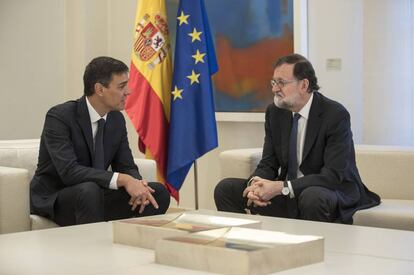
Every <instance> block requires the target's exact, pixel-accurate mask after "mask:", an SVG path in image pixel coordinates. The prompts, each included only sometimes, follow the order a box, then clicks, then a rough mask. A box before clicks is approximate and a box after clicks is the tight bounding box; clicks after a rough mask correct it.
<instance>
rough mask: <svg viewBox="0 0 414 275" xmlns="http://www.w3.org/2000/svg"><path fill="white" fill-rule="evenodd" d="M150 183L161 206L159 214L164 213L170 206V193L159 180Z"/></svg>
mask: <svg viewBox="0 0 414 275" xmlns="http://www.w3.org/2000/svg"><path fill="white" fill-rule="evenodd" d="M149 185H150V187H151V188H152V189H154V191H155V192H154V194H153V195H154V198H155V200H156V201H157V203H158V206H159V208H158V211H159V214H164V213H165V212H166V211H167V209H168V207H169V206H170V198H171V197H170V193H169V192H168V190H167V188H166V187H165V186H164V185H163V184H161V183H159V182H150V183H149Z"/></svg>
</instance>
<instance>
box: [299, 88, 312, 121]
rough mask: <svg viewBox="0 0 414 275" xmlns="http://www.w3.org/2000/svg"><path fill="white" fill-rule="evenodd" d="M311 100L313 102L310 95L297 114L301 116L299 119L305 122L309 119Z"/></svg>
mask: <svg viewBox="0 0 414 275" xmlns="http://www.w3.org/2000/svg"><path fill="white" fill-rule="evenodd" d="M312 100H313V93H311V96H310V98H309V100H308V102H306V104H305V106H303V107H302V109H301V110H300V111H299V112H298V113H299V114H300V115H301V117H304V118H305V119H306V120H308V118H309V112H310V108H311V105H312Z"/></svg>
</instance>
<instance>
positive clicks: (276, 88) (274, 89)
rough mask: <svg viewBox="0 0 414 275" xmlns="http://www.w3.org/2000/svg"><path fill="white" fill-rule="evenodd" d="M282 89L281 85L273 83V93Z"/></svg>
mask: <svg viewBox="0 0 414 275" xmlns="http://www.w3.org/2000/svg"><path fill="white" fill-rule="evenodd" d="M279 91H280V88H279V86H278V85H273V86H272V92H273V93H277V92H279Z"/></svg>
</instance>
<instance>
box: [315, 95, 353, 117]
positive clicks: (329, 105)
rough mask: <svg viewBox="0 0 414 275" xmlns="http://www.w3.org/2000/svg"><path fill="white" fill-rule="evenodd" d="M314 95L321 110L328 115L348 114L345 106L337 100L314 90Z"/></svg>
mask: <svg viewBox="0 0 414 275" xmlns="http://www.w3.org/2000/svg"><path fill="white" fill-rule="evenodd" d="M314 97H315V98H316V99H317V100H318V101H319V104H320V105H321V107H322V109H323V111H324V112H325V113H327V114H328V116H329V115H333V114H343V115H349V112H348V110H347V109H346V108H345V106H344V105H342V104H341V103H339V102H338V101H336V100H333V99H330V98H328V97H326V96H324V95H323V94H321V93H319V92H315V93H314Z"/></svg>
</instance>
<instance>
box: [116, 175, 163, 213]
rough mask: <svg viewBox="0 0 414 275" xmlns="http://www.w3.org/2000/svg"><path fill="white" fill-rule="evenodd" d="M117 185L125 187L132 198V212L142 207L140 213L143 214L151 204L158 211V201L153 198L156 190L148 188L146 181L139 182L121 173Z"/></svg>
mask: <svg viewBox="0 0 414 275" xmlns="http://www.w3.org/2000/svg"><path fill="white" fill-rule="evenodd" d="M117 184H118V187H124V188H125V190H126V191H127V192H128V194H129V195H130V196H131V199H130V200H129V204H130V205H132V208H131V209H132V210H135V209H136V208H137V206H138V205H140V208H139V211H138V212H139V213H140V214H141V213H142V212H143V211H144V209H145V206H147V205H148V204H150V203H151V204H152V205H153V206H154V207H155V208H156V209H158V204H157V201H156V200H155V199H154V197H153V196H152V193H154V190H153V189H152V188H151V187H149V186H148V183H147V181H146V180H137V179H135V178H133V177H131V176H129V175H126V174H122V173H120V174H119V176H118V182H117Z"/></svg>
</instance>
